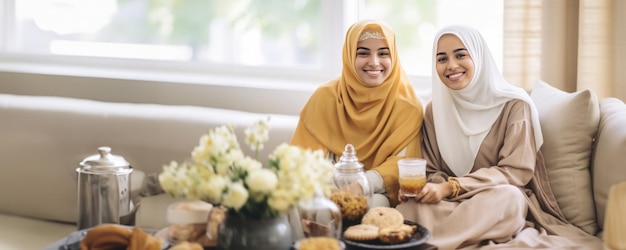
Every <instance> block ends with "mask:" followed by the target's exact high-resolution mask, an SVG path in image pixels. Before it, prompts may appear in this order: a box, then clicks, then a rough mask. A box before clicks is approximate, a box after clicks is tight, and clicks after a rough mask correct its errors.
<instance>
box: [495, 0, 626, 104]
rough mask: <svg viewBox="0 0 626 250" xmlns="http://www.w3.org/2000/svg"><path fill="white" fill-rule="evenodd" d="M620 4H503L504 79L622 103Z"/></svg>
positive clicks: (525, 0)
mask: <svg viewBox="0 0 626 250" xmlns="http://www.w3.org/2000/svg"><path fill="white" fill-rule="evenodd" d="M624 13H626V1H624V0H507V1H504V46H503V48H504V53H503V55H504V68H503V71H504V75H505V77H506V78H507V79H508V80H509V81H510V82H511V83H513V84H515V85H518V86H522V87H523V88H525V89H527V90H530V89H531V88H532V87H533V84H534V83H535V81H536V80H538V79H541V80H544V81H546V82H548V83H550V84H551V85H553V86H555V87H557V88H559V89H561V90H564V91H567V92H574V91H577V90H582V89H592V90H593V91H595V92H596V94H597V95H598V97H599V98H603V97H617V98H620V99H621V100H622V101H626V80H623V79H626V16H624Z"/></svg>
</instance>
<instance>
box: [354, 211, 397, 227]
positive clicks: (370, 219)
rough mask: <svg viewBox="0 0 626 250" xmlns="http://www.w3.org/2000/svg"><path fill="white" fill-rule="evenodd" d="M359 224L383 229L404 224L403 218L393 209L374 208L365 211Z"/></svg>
mask: <svg viewBox="0 0 626 250" xmlns="http://www.w3.org/2000/svg"><path fill="white" fill-rule="evenodd" d="M361 223H362V224H368V225H374V226H377V227H378V228H384V227H389V226H396V225H402V224H404V216H402V214H401V213H400V211H398V210H396V209H395V208H391V207H375V208H372V209H370V210H369V211H367V213H366V214H365V215H364V216H363V219H362V220H361Z"/></svg>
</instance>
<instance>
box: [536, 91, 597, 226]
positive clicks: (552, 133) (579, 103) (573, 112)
mask: <svg viewBox="0 0 626 250" xmlns="http://www.w3.org/2000/svg"><path fill="white" fill-rule="evenodd" d="M531 98H532V100H533V101H534V102H535V105H536V106H537V110H538V111H539V119H540V123H541V129H542V131H543V138H544V143H543V146H542V147H541V152H542V153H543V155H544V158H545V163H546V167H547V170H548V175H549V177H550V184H551V186H552V190H553V192H554V195H555V196H556V199H557V202H558V204H559V207H560V208H561V210H562V211H563V214H564V215H565V217H566V218H567V219H568V220H569V221H570V222H571V223H572V224H574V225H576V226H578V227H580V228H582V229H583V230H585V231H586V232H588V233H590V234H595V233H596V232H597V230H598V225H597V222H596V214H595V209H594V203H593V196H592V189H591V188H592V186H591V174H590V171H589V165H590V157H591V150H592V144H593V138H594V136H595V134H596V131H597V127H598V123H599V120H600V110H599V107H598V100H597V98H596V96H595V94H594V93H593V92H592V91H591V90H582V91H578V92H575V93H567V92H564V91H561V90H559V89H556V88H554V87H552V86H550V85H549V84H548V83H546V82H543V81H538V82H537V83H536V85H535V87H534V88H533V90H532V92H531Z"/></svg>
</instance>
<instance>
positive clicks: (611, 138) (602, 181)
mask: <svg viewBox="0 0 626 250" xmlns="http://www.w3.org/2000/svg"><path fill="white" fill-rule="evenodd" d="M600 117H601V118H600V126H598V135H597V140H596V145H595V147H594V158H593V165H592V166H593V167H592V171H593V189H594V200H595V205H596V214H597V217H598V224H599V227H600V228H601V229H602V228H604V215H605V213H606V202H607V197H608V195H609V190H610V188H611V186H612V185H614V184H616V183H618V182H621V181H624V180H626V165H624V162H626V128H625V127H624V124H626V105H624V103H623V102H622V101H621V100H619V99H616V98H605V99H602V100H601V101H600Z"/></svg>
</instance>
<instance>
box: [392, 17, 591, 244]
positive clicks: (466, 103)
mask: <svg viewBox="0 0 626 250" xmlns="http://www.w3.org/2000/svg"><path fill="white" fill-rule="evenodd" d="M432 89H433V93H432V95H433V96H432V102H431V103H430V104H429V105H427V107H426V110H425V115H424V127H423V130H422V134H423V145H422V146H423V150H424V151H423V152H424V158H426V159H427V161H428V163H427V170H426V171H427V178H428V183H427V184H426V186H424V188H423V189H422V190H421V191H420V192H419V193H418V195H417V196H416V197H415V199H410V200H409V199H408V198H406V197H404V196H403V195H402V194H400V200H401V201H405V202H403V203H402V204H400V205H398V206H397V209H398V210H399V211H400V212H401V213H402V214H403V215H404V217H405V219H407V220H412V221H415V222H418V223H420V224H421V225H423V226H425V227H426V228H427V229H429V230H430V231H431V238H430V239H429V240H428V242H429V243H431V244H434V245H436V246H438V247H439V249H456V248H465V247H467V248H477V247H481V246H484V245H489V247H505V248H526V247H527V248H537V247H539V248H549V249H552V248H555V247H556V248H568V249H570V248H576V249H579V248H580V247H583V248H586V246H588V247H589V248H590V249H594V247H598V246H597V245H595V246H594V245H593V244H596V243H597V240H594V237H591V236H589V235H587V234H586V233H584V232H583V231H582V230H580V229H578V228H577V227H575V226H573V225H571V224H569V223H567V222H566V220H565V219H564V217H563V215H562V213H561V211H560V209H559V207H558V205H557V203H556V199H555V198H554V195H553V193H552V190H551V188H550V184H549V182H548V176H547V172H546V169H545V166H544V162H543V158H542V155H541V151H539V148H540V147H541V145H542V142H543V138H542V134H541V128H540V125H539V119H538V114H537V110H536V109H535V107H534V105H533V103H532V101H531V99H530V97H529V95H528V94H527V93H526V92H525V91H524V90H523V89H521V88H518V87H515V86H513V85H511V84H509V83H508V82H507V81H506V80H505V79H504V78H503V77H502V75H501V74H500V72H499V70H498V68H497V66H496V64H495V62H494V60H493V57H492V56H491V53H490V51H489V48H488V47H487V44H486V42H485V41H484V39H483V38H482V36H481V35H480V33H479V32H478V31H477V30H475V29H473V28H471V27H467V26H461V25H455V26H448V27H445V28H443V29H442V30H440V31H439V33H438V34H437V35H436V37H435V42H434V45H433V77H432ZM558 235H561V236H558ZM585 235H586V236H589V237H586V236H585ZM562 236H564V237H562ZM594 241H595V242H594ZM600 246H601V245H600ZM489 247H487V248H489Z"/></svg>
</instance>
